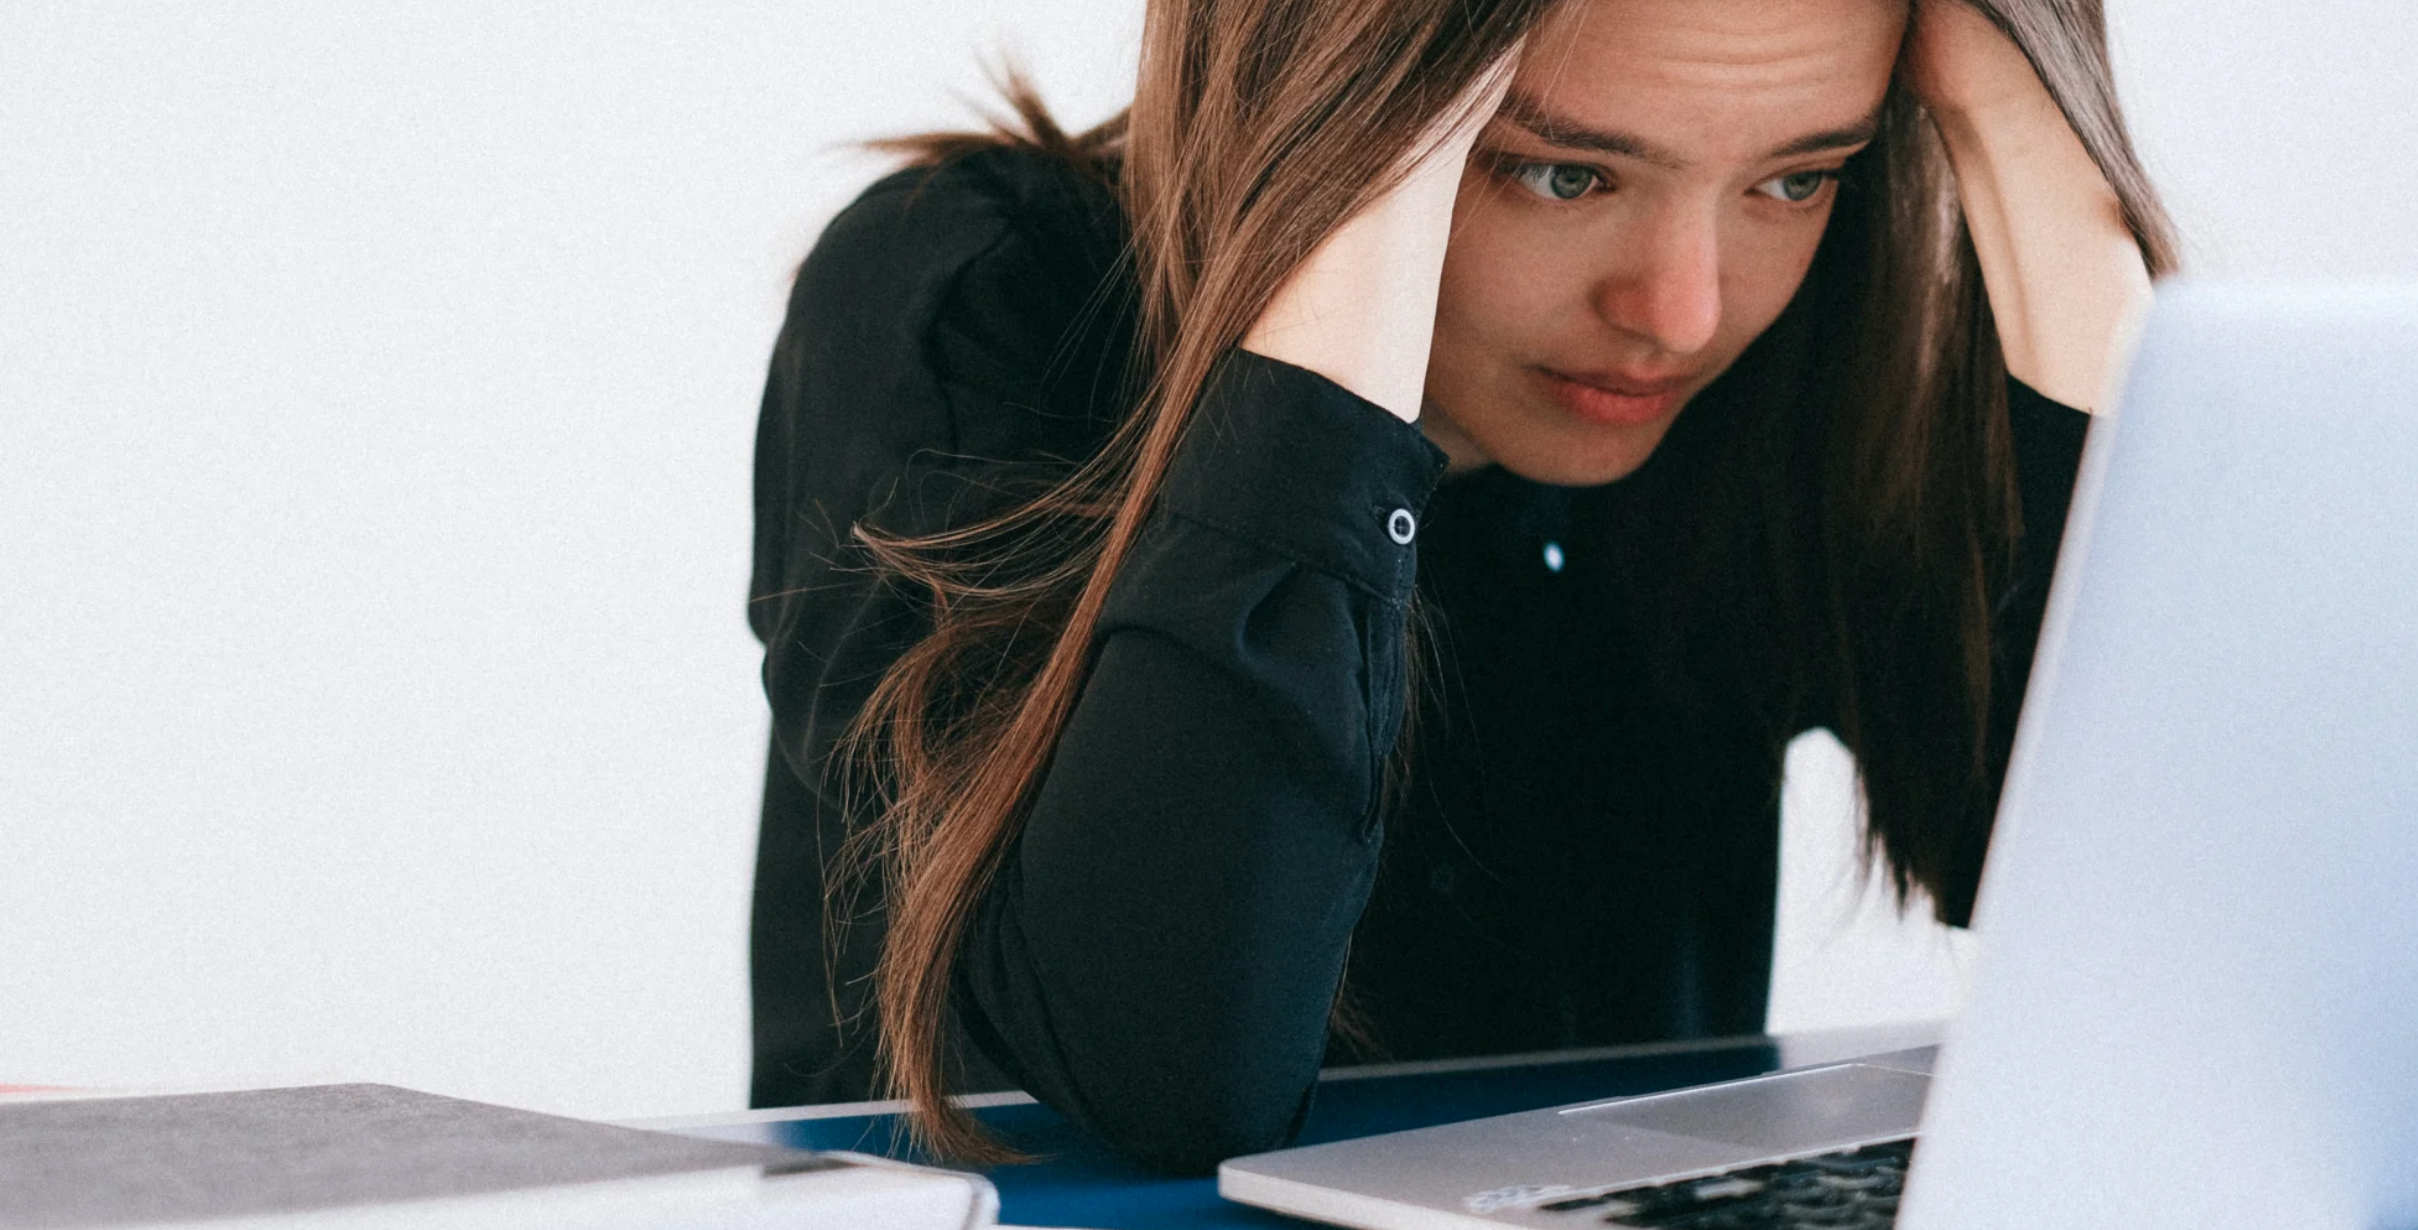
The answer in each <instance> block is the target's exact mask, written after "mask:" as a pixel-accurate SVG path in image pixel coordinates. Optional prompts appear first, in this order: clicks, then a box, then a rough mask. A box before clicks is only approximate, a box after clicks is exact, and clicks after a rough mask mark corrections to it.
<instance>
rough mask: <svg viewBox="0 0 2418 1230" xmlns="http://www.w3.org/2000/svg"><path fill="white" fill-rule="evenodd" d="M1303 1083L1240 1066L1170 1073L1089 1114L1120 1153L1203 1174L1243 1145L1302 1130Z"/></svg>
mask: <svg viewBox="0 0 2418 1230" xmlns="http://www.w3.org/2000/svg"><path fill="white" fill-rule="evenodd" d="M1309 1100H1310V1091H1309V1089H1308V1088H1306V1087H1294V1088H1290V1089H1288V1088H1286V1087H1285V1086H1283V1085H1279V1084H1275V1083H1271V1082H1264V1081H1254V1080H1250V1079H1248V1078H1247V1077H1246V1076H1245V1075H1244V1074H1240V1073H1235V1072H1231V1071H1228V1072H1223V1073H1220V1072H1214V1071H1197V1072H1177V1073H1170V1074H1167V1075H1166V1076H1165V1077H1163V1078H1162V1079H1159V1080H1155V1081H1152V1082H1149V1083H1148V1085H1147V1086H1145V1087H1143V1088H1140V1089H1136V1090H1133V1091H1131V1092H1130V1093H1128V1095H1127V1096H1125V1097H1121V1098H1118V1099H1116V1100H1115V1101H1113V1102H1111V1103H1109V1104H1106V1105H1102V1106H1099V1107H1098V1108H1097V1111H1096V1113H1095V1114H1093V1115H1090V1116H1086V1117H1087V1118H1089V1119H1090V1120H1091V1122H1089V1123H1087V1124H1085V1126H1086V1127H1088V1128H1090V1129H1091V1131H1092V1132H1093V1134H1094V1135H1096V1136H1098V1137H1099V1138H1100V1139H1101V1141H1102V1142H1104V1143H1105V1144H1107V1146H1108V1147H1109V1148H1110V1149H1111V1150H1112V1151H1114V1152H1115V1153H1117V1154H1118V1155H1119V1156H1121V1157H1124V1158H1126V1159H1127V1160H1129V1161H1132V1162H1135V1163H1137V1164H1139V1165H1142V1166H1147V1167H1149V1168H1150V1169H1153V1170H1160V1171H1165V1172H1167V1173H1170V1174H1183V1175H1201V1174H1208V1173H1211V1172H1213V1171H1215V1170H1216V1169H1217V1164H1218V1163H1219V1162H1222V1161H1224V1160H1226V1159H1227V1158H1230V1157H1240V1156H1242V1155H1243V1154H1246V1153H1264V1152H1266V1151H1267V1150H1270V1149H1277V1148H1282V1147H1283V1146H1284V1145H1286V1144H1287V1143H1289V1142H1290V1141H1291V1140H1292V1139H1293V1137H1294V1135H1295V1134H1296V1133H1297V1132H1299V1131H1300V1130H1301V1121H1302V1116H1303V1114H1304V1112H1305V1111H1306V1110H1307V1108H1308V1106H1309Z"/></svg>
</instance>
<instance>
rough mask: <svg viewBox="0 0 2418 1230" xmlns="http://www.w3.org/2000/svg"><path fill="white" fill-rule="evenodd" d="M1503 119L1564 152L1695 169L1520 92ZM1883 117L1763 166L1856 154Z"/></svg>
mask: <svg viewBox="0 0 2418 1230" xmlns="http://www.w3.org/2000/svg"><path fill="white" fill-rule="evenodd" d="M1500 114H1501V115H1502V118H1504V119H1506V120H1508V121H1510V122H1511V123H1512V124H1515V125H1517V126H1518V127H1520V128H1522V129H1524V130H1526V131H1527V132H1528V134H1529V135H1531V136H1533V137H1535V138H1536V139H1538V140H1540V141H1543V142H1545V143H1546V144H1548V145H1558V146H1561V147H1563V148H1564V149H1580V150H1591V151H1594V152H1596V153H1602V154H1616V155H1619V156H1621V157H1625V158H1635V159H1638V160H1639V161H1641V162H1645V163H1648V164H1650V165H1652V166H1656V167H1660V168H1662V169H1664V170H1666V171H1685V170H1687V169H1688V168H1689V166H1690V165H1691V164H1690V163H1689V162H1688V160H1687V159H1685V158H1682V157H1680V156H1679V155H1678V154H1675V153H1672V152H1671V151H1669V150H1666V149H1664V148H1662V147H1661V146H1659V145H1656V144H1655V143H1653V142H1651V141H1648V140H1646V139H1645V138H1643V137H1640V136H1636V135H1634V134H1631V133H1625V132H1619V131H1616V130H1613V129H1608V128H1594V127H1590V126H1588V125H1586V124H1583V123H1580V122H1579V121H1577V120H1573V119H1570V118H1568V117H1566V116H1562V115H1557V114H1555V113H1553V112H1551V111H1548V110H1546V109H1545V108H1544V106H1543V105H1541V104H1539V103H1538V102H1537V101H1536V100H1535V99H1533V98H1530V97H1528V96H1527V95H1525V94H1523V93H1521V92H1520V91H1519V90H1517V89H1514V90H1512V91H1511V92H1509V93H1507V94H1505V95H1504V97H1503V109H1502V111H1501V113H1500ZM1880 123H1881V117H1880V112H1878V111H1877V110H1876V111H1874V112H1873V113H1872V114H1870V115H1867V116H1865V117H1864V118H1863V119H1860V120H1858V121H1856V122H1855V123H1853V124H1850V125H1848V126H1846V127H1844V128H1829V129H1823V130H1821V131H1819V132H1809V133H1806V134H1805V135H1803V136H1800V137H1796V138H1793V139H1791V140H1788V141H1785V142H1782V143H1781V144H1780V146H1779V147H1778V148H1776V149H1774V150H1772V151H1771V152H1770V153H1767V154H1765V155H1764V156H1763V159H1762V160H1763V161H1770V160H1772V159H1776V158H1794V157H1798V156H1800V155H1804V154H1819V153H1826V152H1828V151H1831V150H1838V149H1852V148H1854V147H1856V146H1859V145H1863V144H1865V143H1867V142H1869V141H1871V140H1872V139H1873V137H1874V136H1875V135H1877V134H1878V133H1879V132H1880Z"/></svg>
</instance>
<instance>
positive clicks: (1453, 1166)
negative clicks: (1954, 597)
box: [1219, 284, 2418, 1230]
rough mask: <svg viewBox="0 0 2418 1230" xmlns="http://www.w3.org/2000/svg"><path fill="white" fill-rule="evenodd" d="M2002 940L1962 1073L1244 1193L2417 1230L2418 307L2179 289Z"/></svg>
mask: <svg viewBox="0 0 2418 1230" xmlns="http://www.w3.org/2000/svg"><path fill="white" fill-rule="evenodd" d="M1975 930H1976V932H1977V933H1978V934H1979V935H1980V936H1981V937H1982V944H1983V955H1982V960H1981V962H1980V965H1979V968H1978V971H1977V974H1976V977H1975V983H1974V988H1973V996H1972V1001H1971V1004H1970V1006H1969V1008H1968V1010H1967V1011H1966V1013H1965V1015H1964V1017H1963V1019H1962V1020H1960V1021H1958V1022H1957V1023H1956V1024H1955V1026H1954V1027H1953V1028H1952V1029H1951V1030H1950V1032H1949V1035H1948V1038H1947V1043H1946V1046H1945V1049H1944V1051H1943V1052H1942V1053H1940V1054H1939V1055H1938V1057H1937V1059H1938V1062H1937V1065H1936V1068H1935V1067H1934V1064H1933V1055H1932V1053H1931V1052H1929V1051H1925V1050H1917V1051H1911V1052H1900V1053H1895V1054H1890V1055H1882V1056H1875V1057H1871V1058H1866V1059H1863V1060H1860V1061H1855V1062H1847V1063H1837V1064H1828V1065H1822V1066H1816V1067H1809V1068H1803V1069H1798V1070H1792V1071H1786V1072H1782V1073H1779V1074H1776V1075H1772V1076H1766V1077H1757V1078H1753V1079H1750V1080H1744V1081H1736V1082H1731V1083H1728V1084H1722V1085H1714V1086H1708V1087H1704V1088H1700V1089H1693V1090H1685V1091H1680V1092H1676V1093H1668V1094H1659V1095H1654V1096H1650V1097H1642V1098H1630V1099H1625V1100H1621V1101H1614V1102H1604V1103H1594V1104H1587V1105H1578V1106H1567V1107H1560V1108H1557V1109H1551V1110H1540V1111H1531V1112H1527V1113H1523V1114H1516V1115H1505V1116H1501V1117H1498V1118H1493V1119H1482V1120H1477V1121H1474V1122H1470V1123H1462V1124H1453V1125H1450V1126H1446V1127H1437V1128H1428V1129H1423V1130H1420V1131H1413V1132H1402V1133H1396V1134H1393V1135H1390V1136H1379V1137H1371V1138H1368V1139H1363V1140H1356V1141H1346V1142H1342V1143H1337V1144H1330V1145H1318V1146H1313V1147H1309V1148H1303V1149H1293V1150H1286V1151H1282V1152H1277V1153H1267V1154H1261V1155H1258V1156H1255V1157H1245V1158H1237V1159H1235V1160H1233V1161H1230V1162H1228V1163H1226V1165H1225V1166H1224V1167H1223V1168H1222V1170H1221V1171H1220V1176H1219V1190H1220V1191H1221V1192H1223V1193H1224V1194H1225V1195H1226V1196H1228V1197H1230V1198H1232V1199H1235V1200H1239V1201H1242V1202H1244V1203H1248V1204H1255V1205H1261V1206H1264V1207H1267V1208H1271V1209H1276V1210H1279V1211H1282V1212H1286V1213H1292V1214H1295V1215H1298V1216H1303V1217H1310V1218H1314V1219H1318V1220H1322V1221H1330V1222H1335V1223H1339V1224H1342V1225H1350V1226H1363V1227H1371V1228H1374V1230H1418V1228H1426V1227H1437V1228H1442V1227H1478V1226H1503V1225H1515V1226H1532V1227H1579V1226H1597V1225H1604V1224H1611V1225H1624V1224H1625V1225H1636V1226H1654V1227H1662V1228H1665V1230H1716V1228H1718V1227H1775V1228H1777V1227H1789V1226H1798V1225H1804V1226H1816V1225H1818V1226H1888V1225H1890V1224H1891V1223H1892V1219H1894V1221H1895V1224H1896V1225H1898V1226H1899V1227H1902V1228H1903V1230H1996V1228H2000V1227H2005V1228H2008V1230H2015V1228H2021V1230H2048V1228H2052V1227H2061V1226H2076V1227H2081V1226H2091V1227H2123V1228H2125V1230H2162V1228H2166V1227H2174V1228H2176V1230H2182V1228H2185V1227H2188V1228H2190V1230H2221V1228H2224V1227H2262V1228H2265V1227H2276V1226H2285V1225H2290V1226H2294V1227H2316V1228H2325V1230H2337V1228H2338V1230H2391V1228H2394V1227H2418V287H2410V288H2397V289H2373V290H2346V289H2326V290H2301V291H2278V290H2263V291H2261V290H2246V289H2233V288H2224V287H2218V286H2212V285H2189V284H2185V285H2178V286H2171V287H2169V288H2167V289H2166V290H2165V291H2163V292H2162V293H2161V295H2160V297H2159V302H2158V305H2157V307H2156V309H2155V311H2154V312H2153V313H2152V315H2151V319H2150V322H2149V326H2148V329H2147V332H2146V335H2145V337H2144V339H2143V343H2142V347H2141V351H2140V355H2139V357H2138V359H2137V361H2136V362H2135V364H2134V366H2133V369H2132V373H2131V377H2130V382H2129V385H2128V387H2127V389H2126V392H2125V394H2124V397H2123V401H2122V404H2121V408H2120V410H2119V412H2118V413H2116V414H2114V415H2111V416H2109V417H2108V418H2107V419H2104V420H2102V421H2101V422H2100V423H2099V424H2097V426H2096V427H2095V428H2094V429H2093V431H2092V434H2091V439H2090V444H2089V446H2088V447H2087V449H2086V450H2085V453H2084V458H2083V467H2082V476H2081V484H2080V486H2079V488H2078V489H2077V494H2076V501H2075V509H2074V514H2073V517H2072V519H2071V521H2070V523H2069V527H2068V531H2067V537H2066V542H2065V546H2064V552H2063V555H2062V557H2061V558H2060V560H2059V564H2058V572H2057V581H2056V585H2055V588H2054V590H2053V592H2052V594H2051V598H2050V605H2049V614H2048V622H2047V625H2046V627H2045V629H2044V631H2043V634H2042V637H2041V646H2040V656H2039V658H2038V661H2037V665H2036V666H2035V669H2034V674H2033V680H2032V684H2031V691H2030V694H2029V697H2028V699H2027V701H2026V704H2025V708H2024V714H2023V719H2022V724H2021V727H2020V729H2019V732H2018V735H2017V740H2016V748H2015V757H2014V761H2013V764H2012V767H2011V768H2010V770H2009V776H2008V782H2007V790H2006V794H2005V799H2004V804H2003V806H2002V807H2001V810H2000V814H1999V821H1998V827H1997V831H1996V833H1995V835H1994V837H1993V841H1992V845H1991V853H1990V865H1989V873H1988V876H1987V878H1986V880H1985V883H1984V885H1983V890H1982V895H1981V900H1980V904H1979V909H1978V913H1977V916H1976V919H1975ZM1918 1126H1919V1129H1920V1131H1919V1133H1918V1132H1917V1128H1918ZM1901 1185H1902V1190H1901Z"/></svg>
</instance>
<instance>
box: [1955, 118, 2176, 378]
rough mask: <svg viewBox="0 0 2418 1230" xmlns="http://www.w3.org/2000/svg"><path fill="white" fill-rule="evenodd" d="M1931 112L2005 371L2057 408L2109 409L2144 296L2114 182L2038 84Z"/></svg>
mask: <svg viewBox="0 0 2418 1230" xmlns="http://www.w3.org/2000/svg"><path fill="white" fill-rule="evenodd" d="M1932 114H1933V117H1934V118H1935V119H1936V120H1937V121H1938V123H1939V130H1940V136H1941V137H1942V138H1943V140H1944V141H1945V142H1946V144H1947V147H1948V160H1949V162H1950V164H1951V165H1952V166H1953V167H1954V168H1955V172H1956V183H1957V194H1958V196H1959V198H1960V199H1961V200H1962V202H1963V204H1964V210H1965V220H1966V224H1967V225H1968V226H1969V227H1970V228H1971V230H1972V234H1973V247H1974V251H1975V252H1976V253H1977V254H1978V255H1979V256H1980V258H1981V272H1982V281H1983V282H1984V283H1985V284H1986V285H1987V287H1988V290H1989V296H1990V311H1991V313H1992V315H1994V316H1995V317H1997V321H1998V339H1999V343H2000V345H2001V347H2002V349H2003V350H2004V351H2005V353H2006V361H2007V371H2008V372H2009V373H2010V374H2011V375H2013V376H2014V377H2015V378H2016V379H2018V380H2021V381H2023V382H2024V383H2026V384H2028V385H2031V386H2032V387H2033V388H2035V389H2038V390H2039V391H2040V392H2042V393H2044V394H2046V395H2048V396H2049V397H2051V398H2053V399H2055V400H2057V401H2060V402H2064V403H2065V404H2066V405H2069V406H2076V407H2079V408H2082V409H2085V410H2093V411H2096V410H2098V409H2099V408H2101V407H2103V406H2105V405H2107V404H2108V402H2109V400H2110V399H2111V398H2112V397H2113V395H2114V393H2115V384H2116V381H2117V380H2118V379H2119V378H2120V377H2121V376H2122V367H2123V364H2124V361H2125V358H2126V355H2127V353H2128V351H2129V350H2130V339H2131V335H2132V330H2133V328H2134V327H2135V326H2136V324H2137V323H2138V321H2139V318H2140V314H2141V313H2142V311H2143V310H2145V309H2146V307H2147V306H2148V303H2149V298H2150V281H2149V268H2148V266H2147V264H2146V263H2144V261H2143V260H2142V257H2141V249H2140V245H2139V244H2138V243H2136V242H2135V241H2134V239H2133V235H2132V231H2131V229H2130V228H2129V227H2127V226H2126V225H2125V221H2124V212H2123V208H2122V206H2121V205H2120V204H2119V203H2118V201H2117V198H2116V193H2115V190H2114V189H2113V188H2111V187H2110V186H2109V185H2108V182H2107V179H2106V177H2105V176H2104V175H2102V174H2101V173H2100V171H2099V167H2098V164H2096V163H2094V162H2093V161H2091V157H2090V155H2089V153H2088V152H2086V151H2085V150H2084V149H2083V146H2082V141H2081V139H2080V138H2078V137H2076V136H2075V135H2074V131H2073V129H2072V128H2071V127H2070V126H2069V125H2068V124H2067V123H2066V120H2065V116H2064V114H2063V113H2062V112H2060V111H2059V110H2058V109H2057V104H2056V102H2055V101H2054V100H2053V99H2051V98H2050V97H2049V93H2048V90H2047V88H2046V87H2043V86H2040V85H2039V84H2038V83H2037V80H2035V81H2034V83H2033V86H2032V89H2030V90H2028V91H2018V92H2015V93H2012V94H2010V95H2009V96H2007V97H2004V98H2001V99H1997V100H1993V101H1991V102H1989V103H1987V104H1985V105H1981V106H1978V107H1976V108H1974V109H1971V110H1961V109H1946V108H1938V107H1935V108H1934V109H1933V112H1932Z"/></svg>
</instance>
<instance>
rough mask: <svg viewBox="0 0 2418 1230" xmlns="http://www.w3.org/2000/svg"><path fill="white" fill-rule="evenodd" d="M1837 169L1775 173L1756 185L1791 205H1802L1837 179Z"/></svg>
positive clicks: (1766, 193) (1777, 199)
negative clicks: (1787, 173) (1785, 173)
mask: <svg viewBox="0 0 2418 1230" xmlns="http://www.w3.org/2000/svg"><path fill="white" fill-rule="evenodd" d="M1838 177H1839V173H1838V172H1836V171H1799V172H1797V173H1796V174H1794V175H1775V176H1772V177H1771V178H1770V179H1767V180H1764V181H1763V182H1762V183H1759V184H1757V185H1755V191H1757V192H1760V193H1762V194H1763V195H1765V196H1768V197H1770V198H1772V199H1773V200H1775V201H1782V202H1785V203H1787V204H1790V205H1802V204H1804V203H1805V202H1807V201H1810V200H1812V199H1814V198H1815V197H1817V196H1820V195H1821V193H1822V189H1823V188H1824V187H1825V186H1826V185H1828V184H1829V183H1830V182H1831V181H1832V180H1834V179H1837V178H1838Z"/></svg>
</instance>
